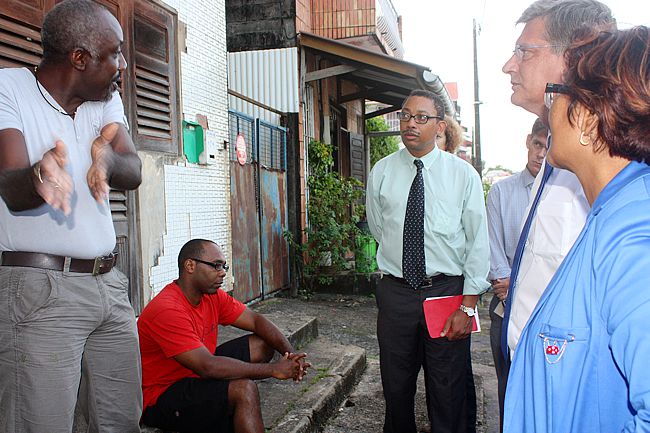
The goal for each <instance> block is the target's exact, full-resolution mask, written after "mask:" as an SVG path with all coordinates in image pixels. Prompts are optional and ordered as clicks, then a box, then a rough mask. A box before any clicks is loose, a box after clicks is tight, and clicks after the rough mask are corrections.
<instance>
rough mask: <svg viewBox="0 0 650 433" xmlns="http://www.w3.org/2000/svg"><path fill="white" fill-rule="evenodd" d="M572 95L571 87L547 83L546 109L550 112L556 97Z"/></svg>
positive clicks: (545, 94)
mask: <svg viewBox="0 0 650 433" xmlns="http://www.w3.org/2000/svg"><path fill="white" fill-rule="evenodd" d="M570 93H571V92H570V91H569V87H567V86H565V85H564V84H554V83H546V90H544V105H546V108H548V109H549V110H550V109H551V106H552V105H553V100H554V99H555V97H556V95H558V94H563V95H569V94H570Z"/></svg>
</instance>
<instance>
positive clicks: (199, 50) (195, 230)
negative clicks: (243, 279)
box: [149, 0, 232, 295]
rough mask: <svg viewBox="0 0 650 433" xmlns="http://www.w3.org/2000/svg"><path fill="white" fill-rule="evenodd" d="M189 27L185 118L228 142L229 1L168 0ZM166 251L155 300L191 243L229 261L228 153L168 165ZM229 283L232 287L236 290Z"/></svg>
mask: <svg viewBox="0 0 650 433" xmlns="http://www.w3.org/2000/svg"><path fill="white" fill-rule="evenodd" d="M166 3H167V4H169V5H170V6H171V7H173V8H175V9H176V11H178V16H179V20H180V21H182V22H183V23H185V24H186V25H187V39H186V46H187V53H185V52H183V53H181V83H182V84H181V86H182V94H181V97H182V102H183V115H184V117H185V119H186V120H192V121H194V120H195V116H196V114H197V113H200V114H203V115H206V116H207V117H208V123H209V127H210V129H211V130H213V131H216V132H217V134H218V136H219V140H218V141H219V143H223V142H224V141H225V140H227V137H228V105H227V104H228V100H227V89H228V83H227V66H226V10H225V0H166ZM164 177H165V217H166V232H165V233H164V234H163V251H162V254H161V255H160V256H159V258H158V260H157V263H156V265H155V266H153V267H152V268H151V269H150V272H149V276H150V284H151V286H152V289H153V295H155V294H156V293H158V292H159V291H160V290H161V289H162V288H163V287H164V286H165V285H166V284H168V283H169V282H171V281H172V280H174V279H175V278H177V277H178V267H177V264H176V259H177V256H178V251H179V250H180V248H181V246H183V244H184V243H185V242H187V241H188V240H189V239H192V238H199V237H200V238H204V239H209V240H212V241H215V242H217V243H218V244H219V245H220V246H221V247H222V249H223V250H224V253H225V255H226V259H227V260H228V261H230V260H229V259H230V257H231V254H230V251H231V232H230V175H229V166H228V153H227V150H220V151H219V152H218V155H217V163H216V164H215V165H209V166H199V165H195V164H190V163H180V164H178V165H165V167H164ZM231 285H232V284H231V282H230V281H229V282H228V287H227V288H229V287H231Z"/></svg>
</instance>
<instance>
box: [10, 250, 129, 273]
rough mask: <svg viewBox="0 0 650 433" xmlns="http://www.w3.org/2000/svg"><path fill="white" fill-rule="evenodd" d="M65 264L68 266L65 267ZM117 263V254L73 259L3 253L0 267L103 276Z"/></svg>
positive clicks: (21, 253)
mask: <svg viewBox="0 0 650 433" xmlns="http://www.w3.org/2000/svg"><path fill="white" fill-rule="evenodd" d="M66 262H67V263H68V265H67V266H66ZM116 262H117V253H111V254H109V255H107V256H103V257H96V258H94V259H73V258H70V257H63V256H55V255H54V254H44V253H26V252H22V251H3V252H2V258H1V259H0V266H20V267H26V268H40V269H50V270H52V271H69V272H78V273H81V274H92V275H98V274H105V273H106V272H108V271H110V270H111V269H113V266H115V263H116Z"/></svg>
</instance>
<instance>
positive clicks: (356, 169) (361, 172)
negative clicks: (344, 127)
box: [350, 132, 366, 185]
mask: <svg viewBox="0 0 650 433" xmlns="http://www.w3.org/2000/svg"><path fill="white" fill-rule="evenodd" d="M363 140H364V137H363V135H361V134H355V133H352V132H351V133H350V176H352V177H356V178H357V179H359V180H360V181H361V182H362V183H363V184H364V185H365V184H366V153H365V152H364V147H365V146H364V141H363Z"/></svg>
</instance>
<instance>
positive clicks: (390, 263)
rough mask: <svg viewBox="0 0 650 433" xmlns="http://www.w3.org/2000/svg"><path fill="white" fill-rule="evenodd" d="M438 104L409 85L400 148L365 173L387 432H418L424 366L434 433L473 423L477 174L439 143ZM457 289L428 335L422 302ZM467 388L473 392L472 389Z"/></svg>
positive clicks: (481, 285)
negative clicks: (456, 300) (451, 308)
mask: <svg viewBox="0 0 650 433" xmlns="http://www.w3.org/2000/svg"><path fill="white" fill-rule="evenodd" d="M444 114H445V112H444V105H443V103H442V101H441V100H440V98H438V97H437V96H436V95H435V94H433V93H431V92H428V91H425V90H414V91H413V92H411V94H410V96H409V97H408V98H407V99H406V101H405V102H404V105H403V106H402V111H401V112H400V113H399V118H400V131H401V136H402V142H403V143H404V145H405V146H406V148H404V149H401V150H399V151H397V152H395V153H393V154H392V155H389V156H388V157H386V158H384V159H382V160H381V161H379V162H377V164H375V166H374V167H373V169H372V171H371V172H370V177H369V179H368V191H367V195H366V212H367V216H368V223H369V226H370V230H371V232H372V234H373V236H374V237H375V239H376V240H377V242H378V243H379V249H378V251H377V264H378V266H379V269H380V270H381V271H382V273H383V274H384V275H383V278H382V279H381V280H380V282H379V285H378V287H377V293H376V297H377V306H378V308H379V316H378V319H377V337H378V340H379V347H380V367H381V376H382V385H383V388H384V398H385V399H386V417H385V422H384V433H397V432H399V433H415V432H416V426H415V416H414V397H415V390H416V381H417V376H418V373H419V371H420V368H424V372H425V382H426V390H427V409H428V414H429V421H430V423H431V432H463V433H466V432H472V431H474V430H475V425H474V424H475V420H476V400H475V394H474V391H473V387H474V384H473V380H472V375H471V359H470V339H469V335H470V332H471V329H472V320H473V317H472V316H474V314H475V308H476V303H477V302H478V295H480V294H481V293H483V292H484V291H485V290H487V289H488V288H489V287H490V283H489V282H488V280H487V275H488V271H489V244H488V233H487V220H486V214H485V204H484V201H483V188H482V185H481V179H480V177H479V175H478V173H477V172H476V171H475V170H474V168H473V167H472V166H471V165H469V164H468V163H467V162H465V161H463V160H462V159H460V158H458V157H456V156H454V155H451V154H449V153H446V152H443V151H441V150H440V149H438V148H437V147H436V144H435V138H436V135H438V134H440V133H443V132H444V128H445V126H446V125H445V122H444V120H443V118H444ZM451 295H463V298H462V304H461V307H460V309H459V310H457V311H455V312H454V313H452V314H451V316H449V318H448V319H447V322H446V324H445V326H444V329H443V332H442V333H441V335H440V336H434V337H435V338H432V337H431V336H429V334H428V331H427V327H426V323H425V320H424V313H423V307H422V303H423V301H424V300H425V299H426V298H427V297H432V296H451ZM468 391H469V392H468Z"/></svg>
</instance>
